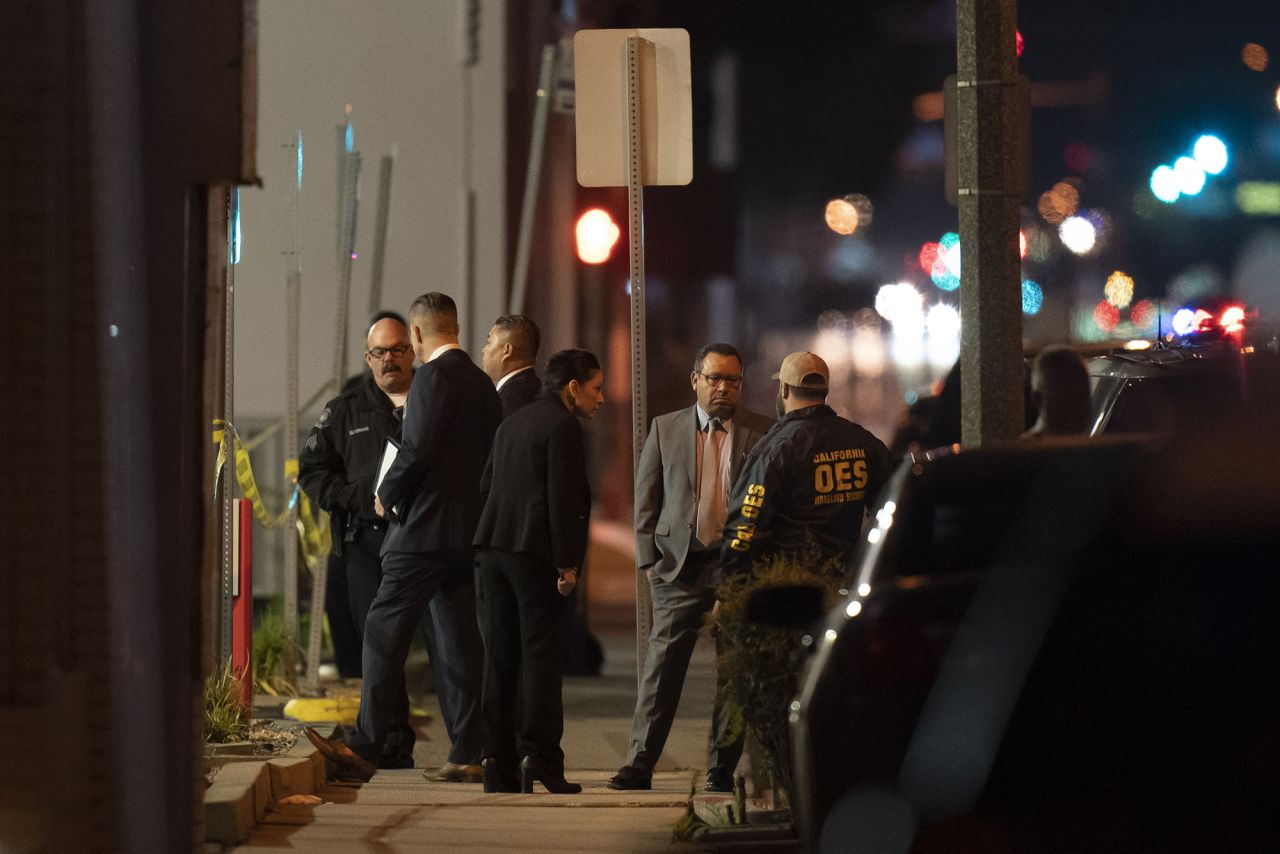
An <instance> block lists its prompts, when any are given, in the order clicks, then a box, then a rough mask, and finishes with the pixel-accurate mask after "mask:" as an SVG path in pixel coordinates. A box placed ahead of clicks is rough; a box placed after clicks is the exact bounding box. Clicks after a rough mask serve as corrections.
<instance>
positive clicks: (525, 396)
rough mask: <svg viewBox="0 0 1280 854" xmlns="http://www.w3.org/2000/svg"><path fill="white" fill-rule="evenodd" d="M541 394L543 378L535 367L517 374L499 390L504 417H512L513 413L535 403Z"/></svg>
mask: <svg viewBox="0 0 1280 854" xmlns="http://www.w3.org/2000/svg"><path fill="white" fill-rule="evenodd" d="M540 394H542V380H540V379H538V374H537V373H536V372H535V371H534V370H533V368H529V369H528V370H527V371H521V372H520V373H518V374H516V375H515V376H514V377H512V378H511V379H509V380H507V382H506V384H505V385H503V386H502V388H501V389H500V390H499V391H498V397H500V398H501V399H502V417H503V418H509V417H511V413H513V412H515V411H516V410H517V409H519V408H521V407H522V406H526V405H528V404H530V403H533V402H534V401H535V400H537V399H538V395H540Z"/></svg>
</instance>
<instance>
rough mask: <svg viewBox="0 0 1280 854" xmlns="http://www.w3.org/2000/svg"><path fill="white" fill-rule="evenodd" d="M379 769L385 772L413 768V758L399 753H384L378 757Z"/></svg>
mask: <svg viewBox="0 0 1280 854" xmlns="http://www.w3.org/2000/svg"><path fill="white" fill-rule="evenodd" d="M378 767H379V768H381V769H382V770H384V771H400V770H403V769H405V768H412V767H413V757H412V756H404V755H402V754H398V753H384V754H382V755H381V756H379V757H378Z"/></svg>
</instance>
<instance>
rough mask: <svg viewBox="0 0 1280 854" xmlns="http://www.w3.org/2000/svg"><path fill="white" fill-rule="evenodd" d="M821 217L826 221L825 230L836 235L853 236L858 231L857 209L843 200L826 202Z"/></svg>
mask: <svg viewBox="0 0 1280 854" xmlns="http://www.w3.org/2000/svg"><path fill="white" fill-rule="evenodd" d="M823 217H824V219H826V221H827V228H829V229H831V230H832V231H834V232H835V233H836V234H853V233H854V232H855V231H857V230H858V209H857V208H855V207H854V206H853V205H851V204H850V203H849V202H848V201H846V200H845V199H832V200H831V201H829V202H827V209H826V211H825V213H824V214H823Z"/></svg>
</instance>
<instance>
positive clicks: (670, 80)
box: [573, 29, 693, 684]
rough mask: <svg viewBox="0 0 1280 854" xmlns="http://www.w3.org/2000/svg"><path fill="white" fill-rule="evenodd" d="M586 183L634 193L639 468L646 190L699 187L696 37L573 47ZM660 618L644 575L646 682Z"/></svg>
mask: <svg viewBox="0 0 1280 854" xmlns="http://www.w3.org/2000/svg"><path fill="white" fill-rule="evenodd" d="M573 53H574V82H575V93H574V94H575V107H576V113H575V117H576V122H575V124H576V127H577V134H578V139H577V159H578V163H577V166H578V170H577V171H578V183H579V184H582V185H583V186H586V187H618V186H623V185H625V186H626V188H627V220H628V234H629V237H630V256H631V258H630V260H631V266H630V272H631V426H632V436H631V447H632V466H633V467H635V468H638V467H639V463H640V451H641V449H642V448H643V447H644V440H645V435H646V432H647V430H648V426H649V419H648V412H647V406H646V398H647V394H648V389H647V384H646V376H645V369H646V368H645V366H646V358H645V299H644V185H645V184H688V183H689V182H690V181H691V180H692V179H693V106H692V104H693V101H692V96H691V94H690V91H691V90H690V66H689V33H688V32H687V31H686V30H682V29H639V30H581V31H579V32H578V33H577V34H576V35H575V36H574V39H573ZM652 619H653V611H652V606H651V603H650V601H649V586H648V579H647V578H645V576H643V575H641V574H640V573H637V574H636V682H637V684H639V681H640V679H641V678H642V676H643V670H644V659H645V656H646V655H647V654H648V646H649V629H650V626H651V623H652Z"/></svg>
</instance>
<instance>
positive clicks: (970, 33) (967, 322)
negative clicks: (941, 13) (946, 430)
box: [956, 0, 1025, 446]
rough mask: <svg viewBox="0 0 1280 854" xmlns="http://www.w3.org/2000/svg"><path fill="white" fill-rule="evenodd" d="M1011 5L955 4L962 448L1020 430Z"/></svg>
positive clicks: (996, 1)
mask: <svg viewBox="0 0 1280 854" xmlns="http://www.w3.org/2000/svg"><path fill="white" fill-rule="evenodd" d="M1016 31H1017V3H1016V0H958V3H957V4H956V60H957V62H956V67H957V75H956V76H957V81H956V117H957V153H958V163H957V166H958V173H959V208H960V250H961V257H962V263H961V273H960V314H961V317H962V318H963V323H962V325H961V328H960V345H961V346H960V354H961V355H960V371H961V378H960V383H961V385H960V391H961V395H960V413H961V440H962V442H963V444H964V445H966V446H976V445H983V444H987V443H990V442H993V441H998V440H1001V439H1013V438H1016V437H1017V436H1018V435H1019V433H1021V432H1022V426H1023V423H1022V422H1023V396H1022V276H1021V263H1020V259H1019V255H1018V209H1019V203H1020V197H1021V192H1022V188H1020V187H1019V186H1018V184H1019V173H1020V170H1019V163H1018V157H1019V148H1020V145H1021V144H1022V143H1023V142H1024V140H1023V139H1022V137H1021V133H1022V125H1021V124H1020V123H1021V122H1024V121H1025V117H1024V116H1022V115H1021V113H1020V102H1019V97H1018V73H1017V72H1018V69H1017V53H1016V48H1015V38H1016Z"/></svg>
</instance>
